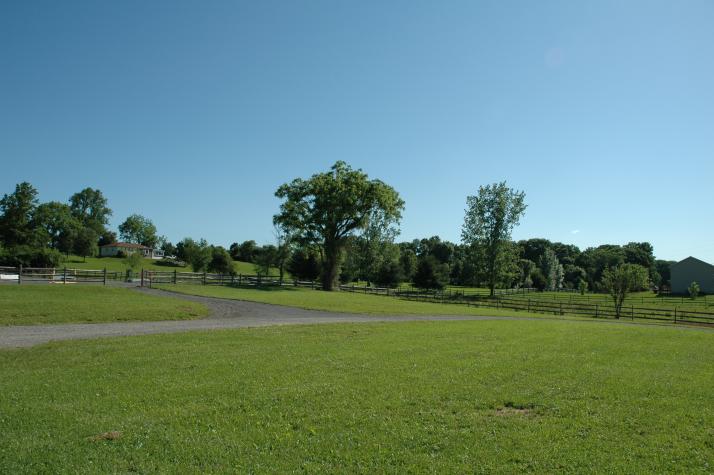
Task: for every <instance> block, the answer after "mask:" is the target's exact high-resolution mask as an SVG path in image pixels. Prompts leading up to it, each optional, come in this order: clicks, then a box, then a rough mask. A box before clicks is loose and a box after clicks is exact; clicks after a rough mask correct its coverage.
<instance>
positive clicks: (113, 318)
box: [0, 284, 208, 325]
mask: <svg viewBox="0 0 714 475" xmlns="http://www.w3.org/2000/svg"><path fill="white" fill-rule="evenodd" d="M207 314H208V309H207V308H206V307H205V306H204V305H202V304H199V303H196V302H189V301H186V300H178V299H173V298H171V297H170V296H166V297H157V296H154V295H146V294H142V293H139V292H136V291H134V290H131V289H125V288H115V287H105V286H99V285H62V284H53V285H50V284H35V285H13V284H3V285H0V325H39V324H55V323H99V322H120V321H156V320H184V319H192V318H199V317H202V316H205V315H207Z"/></svg>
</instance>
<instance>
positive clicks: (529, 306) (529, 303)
mask: <svg viewBox="0 0 714 475" xmlns="http://www.w3.org/2000/svg"><path fill="white" fill-rule="evenodd" d="M528 311H529V312H530V311H531V299H528Z"/></svg>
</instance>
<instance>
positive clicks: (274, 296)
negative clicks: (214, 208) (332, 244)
mask: <svg viewBox="0 0 714 475" xmlns="http://www.w3.org/2000/svg"><path fill="white" fill-rule="evenodd" d="M154 288H158V289H163V290H170V291H172V292H179V293H184V294H190V295H201V296H204V297H219V298H226V299H234V300H247V301H251V302H261V303H269V304H274V305H285V306H289V307H299V308H305V309H308V310H324V311H328V312H343V313H361V314H366V315H495V316H500V315H524V316H529V317H532V316H537V314H534V313H526V312H516V311H513V310H500V309H491V308H477V307H469V306H466V305H457V304H440V303H439V304H436V303H431V302H417V301H409V300H404V299H398V298H395V297H387V296H384V295H370V294H360V293H351V292H339V291H333V292H324V291H321V290H312V289H306V288H298V287H260V288H258V287H254V288H245V287H227V286H219V285H192V284H177V285H173V284H160V285H154ZM570 318H572V317H570Z"/></svg>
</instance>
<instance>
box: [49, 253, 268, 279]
mask: <svg viewBox="0 0 714 475" xmlns="http://www.w3.org/2000/svg"><path fill="white" fill-rule="evenodd" d="M159 262H160V261H158V260H156V259H143V262H142V265H141V267H142V268H144V269H146V270H155V271H170V272H173V271H174V270H177V271H178V272H192V269H191V266H185V267H172V266H164V265H160V264H158V263H159ZM65 266H66V267H67V268H69V269H95V270H101V269H104V268H105V267H106V269H107V271H108V272H126V270H127V269H128V266H127V265H126V264H125V263H124V259H122V258H118V257H87V258H86V259H84V258H82V257H79V256H69V257H68V258H65V260H64V262H62V263H60V265H59V267H65ZM233 268H234V269H235V271H236V273H238V274H248V275H254V274H255V273H256V272H255V268H254V267H253V264H251V263H250V262H241V261H233ZM271 273H272V274H275V275H278V270H277V269H273V271H272V272H271Z"/></svg>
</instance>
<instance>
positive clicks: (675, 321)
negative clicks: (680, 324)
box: [674, 307, 677, 323]
mask: <svg viewBox="0 0 714 475" xmlns="http://www.w3.org/2000/svg"><path fill="white" fill-rule="evenodd" d="M674 323H677V307H674Z"/></svg>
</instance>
